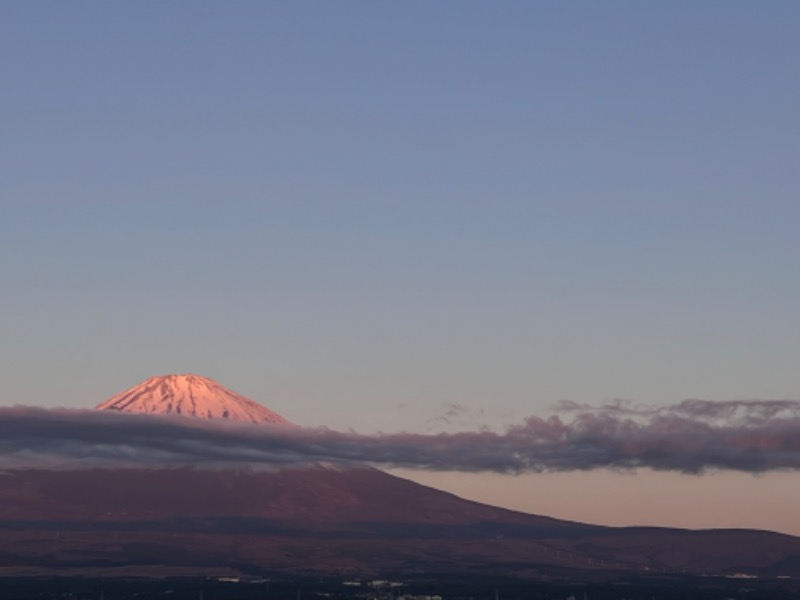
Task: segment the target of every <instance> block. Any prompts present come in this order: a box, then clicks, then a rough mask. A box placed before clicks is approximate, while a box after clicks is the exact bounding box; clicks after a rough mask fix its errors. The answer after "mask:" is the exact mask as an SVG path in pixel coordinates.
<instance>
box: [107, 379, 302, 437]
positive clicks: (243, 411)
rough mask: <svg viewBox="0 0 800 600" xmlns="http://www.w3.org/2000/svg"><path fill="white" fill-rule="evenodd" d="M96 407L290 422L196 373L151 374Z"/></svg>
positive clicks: (271, 422)
mask: <svg viewBox="0 0 800 600" xmlns="http://www.w3.org/2000/svg"><path fill="white" fill-rule="evenodd" d="M96 408H97V410H116V411H121V412H129V413H145V414H177V415H184V416H188V417H197V418H200V419H229V420H231V421H243V422H246V423H256V424H260V423H268V424H272V425H291V423H290V422H289V421H287V420H286V419H284V418H283V417H282V416H280V415H279V414H277V413H274V412H272V411H271V410H269V409H268V408H265V407H264V406H261V405H260V404H258V403H257V402H254V401H252V400H250V399H249V398H245V397H244V396H241V395H239V394H237V393H236V392H234V391H232V390H229V389H228V388H226V387H224V386H222V385H220V384H219V383H217V382H216V381H214V380H213V379H209V378H207V377H201V376H199V375H193V374H186V375H159V376H156V377H151V378H150V379H147V380H145V381H143V382H142V383H140V384H138V385H135V386H134V387H132V388H130V389H128V390H125V391H124V392H122V393H120V394H117V395H116V396H113V397H111V398H109V399H108V400H106V401H105V402H102V403H100V404H98V405H97V407H96Z"/></svg>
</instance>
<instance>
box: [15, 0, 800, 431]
mask: <svg viewBox="0 0 800 600" xmlns="http://www.w3.org/2000/svg"><path fill="white" fill-rule="evenodd" d="M799 18H800V6H798V5H797V4H796V3H794V2H770V3H754V2H721V1H717V2H702V3H697V2H671V3H661V4H655V3H639V2H621V1H620V2H607V3H596V2H569V3H567V2H549V3H545V2H507V3H495V2H458V3H457V2H439V3H428V2H403V3H383V2H382V3H369V2H347V3H321V2H319V3H315V2H291V3H264V2H236V3H222V2H217V3H212V2H191V3H190V2H171V3H158V2H137V3H122V2H114V3H101V2H70V3H63V2H35V3H33V2H16V3H6V4H5V5H4V6H3V7H2V8H1V9H0V55H2V56H3V57H4V58H3V59H2V61H1V62H0V86H2V94H0V114H2V119H1V120H0V169H2V177H0V255H2V257H3V259H2V261H0V375H1V376H2V381H3V386H4V390H5V392H4V393H5V394H6V397H5V398H4V403H6V404H13V403H21V404H38V405H44V406H55V405H63V406H71V407H88V406H93V405H94V404H96V403H98V402H100V401H101V400H104V399H105V398H107V397H109V396H111V395H112V394H114V393H116V392H118V391H120V390H122V389H124V388H126V387H129V386H131V385H133V384H135V383H137V382H138V381H140V380H142V379H144V378H146V377H148V376H151V375H155V374H161V373H170V372H197V373H200V374H203V375H207V376H210V377H213V378H215V379H217V380H219V381H220V382H221V383H223V384H224V385H227V386H229V387H232V388H234V389H236V390H237V391H239V392H241V393H243V394H245V395H248V396H250V397H252V398H254V399H256V400H259V401H261V402H262V403H264V404H266V405H267V406H269V407H270V408H272V409H273V410H276V411H277V412H280V413H282V414H284V415H285V416H287V417H288V418H290V419H291V420H293V421H295V422H298V423H304V424H308V425H321V424H327V425H329V426H331V427H334V428H349V427H352V428H354V429H357V430H361V431H375V430H384V431H393V430H402V429H405V430H417V431H428V430H431V429H432V428H436V427H443V426H445V425H446V424H445V423H444V422H443V421H442V420H441V419H438V417H440V416H441V415H443V414H444V413H445V412H446V411H447V405H449V404H453V403H456V404H458V405H459V406H460V407H461V408H462V409H463V410H462V417H461V420H460V421H459V422H458V423H451V426H458V427H466V426H468V427H476V426H479V425H488V426H491V427H502V426H503V425H504V424H507V423H512V422H518V421H519V420H521V419H522V418H524V417H525V416H527V415H530V414H545V413H546V412H547V411H548V410H549V407H550V406H552V405H553V403H555V402H556V401H558V400H561V399H570V400H574V401H579V402H592V403H596V402H602V401H604V400H606V399H610V398H627V399H632V400H635V401H638V402H642V403H651V404H665V403H672V402H677V401H680V400H682V399H684V398H692V397H694V398H706V399H719V400H731V399H750V398H793V399H794V398H797V397H798V394H799V393H800V370H798V369H797V366H796V357H797V356H798V350H800V316H798V314H799V313H798V311H797V307H798V305H800V278H798V276H797V257H798V246H799V245H800V243H799V242H798V237H797V224H798V223H799V222H800V203H798V201H797V190H798V187H799V186H798V183H800V175H798V170H797V168H796V164H797V157H798V154H799V152H798V150H800V148H799V147H798V146H800V119H799V118H798V111H797V107H798V106H800V78H798V77H797V76H796V58H797V56H798V55H800V38H798V37H797V35H796V32H797V27H798V22H799Z"/></svg>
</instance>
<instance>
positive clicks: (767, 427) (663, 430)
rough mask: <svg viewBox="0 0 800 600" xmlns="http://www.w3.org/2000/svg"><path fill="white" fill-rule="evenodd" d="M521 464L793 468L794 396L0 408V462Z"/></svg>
mask: <svg viewBox="0 0 800 600" xmlns="http://www.w3.org/2000/svg"><path fill="white" fill-rule="evenodd" d="M324 461H326V462H335V463H349V464H362V465H363V464H370V465H375V466H383V467H408V468H418V469H429V470H454V471H494V472H504V473H524V472H542V471H572V470H588V469H597V468H613V469H629V468H637V467H649V468H652V469H657V470H671V471H681V472H686V473H700V472H703V471H705V470H708V469H730V470H737V471H748V472H754V473H756V472H764V471H769V470H775V469H799V468H800V402H796V401H789V400H767V401H761V400H752V401H731V402H709V401H705V400H686V401H684V402H681V403H678V404H675V405H672V406H667V407H661V408H652V407H637V406H635V405H633V404H630V403H626V402H622V401H617V402H613V403H609V404H607V405H604V406H599V407H592V406H586V405H578V404H574V403H563V404H562V405H560V406H559V407H558V414H556V415H552V416H549V417H546V418H542V417H535V416H534V417H529V418H528V419H526V420H525V421H524V422H523V423H521V424H518V425H515V426H512V427H509V428H508V429H507V430H506V431H504V432H502V433H497V432H492V431H487V430H480V431H464V432H460V433H440V434H413V433H400V434H378V435H362V434H357V433H353V432H337V431H331V430H326V429H303V428H299V427H271V426H257V425H246V424H239V423H229V422H219V421H202V420H199V419H190V418H185V417H166V416H148V415H134V414H120V413H116V412H103V411H88V410H67V409H42V408H31V407H19V406H18V407H12V408H0V468H5V469H13V468H28V467H48V468H50V467H56V468H58V467H63V468H75V467H80V466H86V467H92V466H103V465H108V466H111V465H119V466H132V465H134V466H151V467H158V466H173V465H194V466H199V467H209V468H213V467H229V466H247V467H265V468H269V467H281V466H292V465H300V464H309V463H316V462H324Z"/></svg>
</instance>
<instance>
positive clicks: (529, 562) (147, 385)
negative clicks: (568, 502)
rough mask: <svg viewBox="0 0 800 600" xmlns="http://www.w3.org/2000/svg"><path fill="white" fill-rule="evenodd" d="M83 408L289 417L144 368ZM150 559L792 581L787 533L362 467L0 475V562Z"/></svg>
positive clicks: (220, 566)
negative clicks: (531, 501) (531, 506)
mask: <svg viewBox="0 0 800 600" xmlns="http://www.w3.org/2000/svg"><path fill="white" fill-rule="evenodd" d="M97 409H98V410H113V411H121V412H131V413H146V414H149V415H153V418H159V415H172V416H174V415H181V416H183V417H186V418H201V419H229V420H240V421H245V422H247V423H251V424H268V425H274V426H284V425H285V426H287V427H297V426H296V425H292V424H290V423H289V421H287V420H286V419H284V418H283V417H281V416H280V415H278V414H276V413H274V412H272V411H271V410H269V409H267V408H265V407H263V406H261V405H260V404H258V403H256V402H253V401H252V400H249V399H247V398H245V397H243V396H241V395H239V394H236V393H235V392H233V391H231V390H229V389H227V388H225V387H223V386H222V385H220V384H219V383H217V382H215V381H213V380H211V379H207V378H204V377H200V376H198V375H191V374H188V375H164V376H159V377H152V378H150V379H148V380H146V381H144V382H142V383H141V384H139V385H137V386H134V387H132V388H130V389H128V390H126V391H124V392H122V393H120V394H117V395H116V396H113V397H112V398H109V399H108V400H106V401H105V402H102V403H101V404H99V405H98V406H97ZM587 502H591V499H588V498H587ZM156 568H157V569H158V570H159V572H162V573H187V572H191V573H207V572H209V570H211V571H214V570H217V571H219V570H225V569H227V570H228V571H230V570H233V571H236V572H240V573H262V574H263V573H268V572H277V573H284V574H302V573H318V574H344V573H349V574H363V575H368V574H371V575H387V574H396V575H401V574H417V575H419V574H424V573H440V574H444V573H449V574H456V575H459V576H460V575H461V574H479V573H483V574H487V575H492V576H495V575H498V576H504V577H508V576H513V577H524V578H529V579H545V578H551V577H567V578H575V577H592V578H607V579H612V578H614V577H619V576H621V574H622V575H625V576H637V577H638V576H650V575H651V574H654V573H660V574H662V575H663V574H695V575H699V574H705V573H715V574H721V575H727V576H736V575H737V574H742V573H745V574H752V575H758V576H760V577H774V578H776V577H781V578H783V577H787V576H791V577H792V578H800V538H796V537H792V536H789V535H783V534H778V533H772V532H767V531H755V530H744V529H738V530H734V529H729V530H707V531H693V530H682V529H668V528H655V527H627V528H614V527H603V526H598V525H587V524H581V523H574V522H568V521H561V520H558V519H553V518H549V517H545V516H540V515H535V514H526V513H521V512H515V511H511V510H506V509H502V508H498V507H493V506H487V505H484V504H479V503H477V502H471V501H468V500H464V499H462V498H459V497H457V496H454V495H452V494H449V493H446V492H443V491H439V490H436V489H433V488H430V487H426V486H423V485H419V484H417V483H414V482H411V481H408V480H405V479H402V478H400V477H396V476H394V475H390V474H388V473H384V472H382V471H380V470H378V469H374V468H368V467H362V468H343V467H340V466H336V465H333V466H331V465H314V466H310V467H307V468H299V467H298V468H290V469H280V470H274V471H266V472H263V471H246V470H234V469H190V468H124V469H123V468H119V469H112V468H97V469H90V468H85V469H75V470H64V469H51V470H45V469H39V470H32V469H31V470H17V471H6V472H0V573H39V572H46V573H54V572H58V573H62V574H63V573H68V574H77V575H82V574H86V573H92V574H97V575H102V576H108V575H131V574H134V573H137V574H147V575H149V574H151V573H152V572H153V570H154V569H156Z"/></svg>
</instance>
